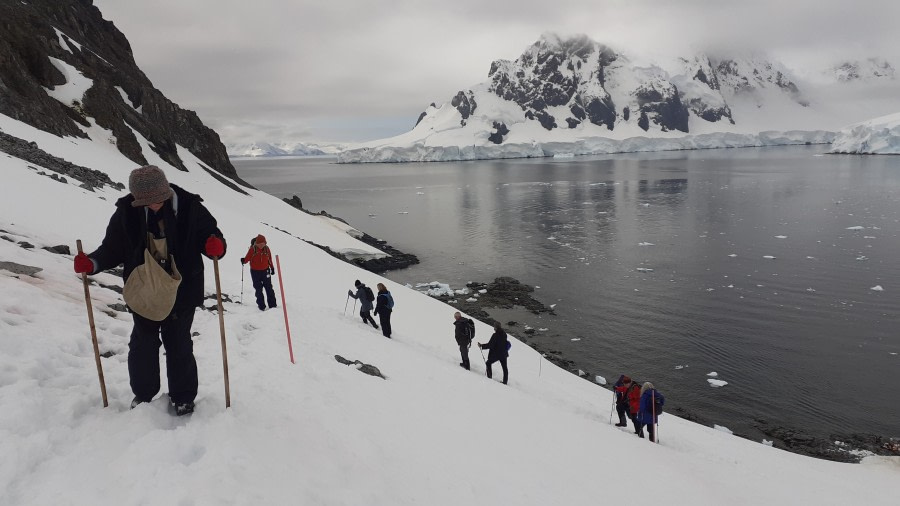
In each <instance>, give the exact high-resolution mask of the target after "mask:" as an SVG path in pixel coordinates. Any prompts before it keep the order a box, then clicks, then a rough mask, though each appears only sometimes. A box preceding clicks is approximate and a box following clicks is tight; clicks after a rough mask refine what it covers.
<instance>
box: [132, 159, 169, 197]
mask: <svg viewBox="0 0 900 506" xmlns="http://www.w3.org/2000/svg"><path fill="white" fill-rule="evenodd" d="M128 189H129V190H130V191H131V194H132V195H134V202H132V203H131V205H132V206H133V207H140V206H146V205H150V204H156V203H157V202H163V201H166V200H168V199H170V198H172V195H173V194H174V192H173V191H172V187H171V186H169V181H168V180H167V179H166V175H165V173H163V171H162V170H161V169H160V168H159V167H157V166H156V165H145V166H143V167H138V168H137V169H134V170H133V171H131V175H130V176H128Z"/></svg>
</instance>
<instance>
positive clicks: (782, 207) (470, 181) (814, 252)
mask: <svg viewBox="0 0 900 506" xmlns="http://www.w3.org/2000/svg"><path fill="white" fill-rule="evenodd" d="M823 151H824V148H823V147H818V146H812V147H790V148H762V149H752V148H751V149H730V150H710V151H693V152H674V153H655V154H633V155H632V154H629V155H612V156H604V157H576V158H568V159H538V160H512V161H475V162H460V163H428V164H377V165H338V164H335V163H333V162H334V160H333V159H327V158H315V159H308V158H306V159H304V158H294V159H269V160H238V161H236V163H235V165H236V167H237V169H238V171H239V173H240V174H241V176H242V177H244V178H246V179H247V180H248V181H249V182H250V183H252V184H254V185H255V186H257V187H258V188H260V189H262V190H265V191H267V192H269V193H272V194H274V195H276V196H278V197H290V196H291V195H294V194H296V195H298V196H300V198H301V199H302V201H303V204H304V207H306V208H307V209H310V210H313V211H318V210H321V209H324V210H326V211H328V212H329V213H331V214H334V215H337V216H340V217H342V218H344V219H346V220H347V221H349V222H350V223H351V224H352V225H353V226H355V227H356V228H358V229H361V230H363V231H365V232H367V233H369V234H371V235H373V236H375V237H378V238H380V239H385V240H387V241H388V242H389V243H390V244H392V245H394V246H395V247H397V248H398V249H400V250H402V251H407V252H410V253H414V254H416V255H418V256H419V258H420V260H421V261H422V263H421V264H420V265H418V266H415V267H413V268H410V269H406V270H403V271H397V272H392V273H389V274H388V277H390V278H391V279H394V280H396V281H399V282H403V283H407V282H409V283H413V284H415V283H417V282H425V281H441V282H447V283H450V284H451V286H453V287H454V288H461V287H462V286H463V285H464V284H465V283H466V282H467V281H490V280H492V279H493V278H494V277H496V276H500V275H509V276H513V277H515V278H517V279H519V280H521V281H523V282H525V283H528V284H532V285H538V286H540V289H538V290H537V294H536V297H537V298H538V299H539V300H541V301H542V302H544V303H545V304H548V305H549V304H556V312H557V313H558V316H557V317H555V318H552V317H544V318H542V319H538V317H536V316H533V315H523V314H522V313H520V314H518V315H516V319H517V320H518V321H519V322H522V323H527V324H529V325H531V326H533V327H535V328H546V329H547V330H546V331H541V332H538V333H537V334H536V335H535V337H534V338H533V339H529V341H533V342H536V343H539V345H540V346H541V347H542V348H544V349H554V350H559V351H561V352H562V353H563V355H564V356H565V357H566V358H568V359H570V360H573V361H574V362H575V364H576V365H577V366H578V367H580V368H582V369H584V370H586V371H591V372H592V373H595V374H600V375H603V376H605V377H606V378H608V379H611V380H614V379H615V378H616V377H618V375H619V374H620V373H627V374H630V375H631V376H632V377H635V378H638V379H640V380H650V381H653V382H654V383H655V384H656V385H657V387H659V388H660V390H661V391H663V392H664V393H665V394H666V395H667V398H668V404H669V405H670V407H672V408H675V407H680V408H683V409H685V410H687V411H688V412H690V413H692V414H695V415H697V416H699V417H700V419H701V420H703V421H705V422H707V423H717V424H720V425H724V426H726V427H728V428H730V429H732V430H734V431H735V432H738V433H741V434H744V435H748V436H750V437H753V438H761V437H762V434H761V433H760V432H759V431H758V430H757V429H756V427H755V424H756V420H765V421H767V422H769V423H772V424H776V425H781V426H787V427H795V428H800V429H802V430H804V431H806V432H808V433H810V434H813V435H817V436H822V437H826V436H828V435H829V434H830V433H832V432H837V433H851V432H863V433H872V434H877V435H882V436H898V435H900V403H898V402H897V399H900V355H898V353H900V334H898V330H900V326H898V317H900V310H898V297H897V295H898V294H900V258H898V252H900V235H898V231H900V157H887V156H884V157H862V156H833V155H823V154H822V152H823ZM286 212H290V211H287V210H286ZM877 287H881V288H880V289H879V288H877ZM492 314H494V313H492ZM397 316H398V317H399V318H402V313H401V314H398V315H397ZM495 317H497V318H498V319H501V321H507V317H509V315H507V314H497V315H495ZM518 329H519V330H518V332H521V327H519V328H518ZM512 332H513V333H517V330H516V329H513V330H512ZM449 338H450V337H449V336H448V339H449ZM510 370H511V376H512V377H514V376H515V361H514V357H513V358H512V359H511V362H510ZM711 372H716V373H718V378H717V379H719V380H723V381H727V382H728V384H727V386H724V387H721V388H713V387H711V386H710V385H709V383H708V382H707V379H709V376H708V373H711Z"/></svg>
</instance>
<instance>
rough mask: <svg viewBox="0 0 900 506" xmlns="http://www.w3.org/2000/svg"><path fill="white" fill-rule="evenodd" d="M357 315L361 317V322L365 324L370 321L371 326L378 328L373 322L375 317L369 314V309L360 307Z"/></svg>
mask: <svg viewBox="0 0 900 506" xmlns="http://www.w3.org/2000/svg"><path fill="white" fill-rule="evenodd" d="M359 316H360V318H362V321H363V323H365V324H367V325H368V324H369V323H371V324H372V326H373V327H375V328H376V329H377V328H378V324H377V323H375V318H372V315H371V314H369V311H363V310H362V309H360V310H359Z"/></svg>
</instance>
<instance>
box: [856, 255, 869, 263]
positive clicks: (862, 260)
mask: <svg viewBox="0 0 900 506" xmlns="http://www.w3.org/2000/svg"><path fill="white" fill-rule="evenodd" d="M868 259H869V257H867V256H865V255H860V256H858V257H856V261H857V262H864V261H866V260H868Z"/></svg>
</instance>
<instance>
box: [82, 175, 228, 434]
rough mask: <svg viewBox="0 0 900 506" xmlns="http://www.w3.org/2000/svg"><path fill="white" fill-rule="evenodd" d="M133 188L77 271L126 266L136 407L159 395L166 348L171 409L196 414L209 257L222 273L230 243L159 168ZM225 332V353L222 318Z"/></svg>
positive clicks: (197, 201) (132, 179) (134, 179)
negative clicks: (199, 312)
mask: <svg viewBox="0 0 900 506" xmlns="http://www.w3.org/2000/svg"><path fill="white" fill-rule="evenodd" d="M128 188H129V190H130V192H131V193H130V194H128V195H126V196H124V197H122V198H120V199H119V200H118V201H117V202H116V210H115V212H114V213H113V215H112V218H110V220H109V225H108V226H107V228H106V235H105V236H104V238H103V241H102V243H101V244H100V247H98V248H97V249H96V250H95V251H93V252H92V253H90V254H85V253H84V252H79V253H78V255H76V256H75V262H74V267H75V272H77V273H79V274H84V275H90V274H96V273H98V272H101V271H104V270H108V269H112V268H114V267H117V266H118V265H120V264H124V272H123V276H122V277H123V279H124V283H125V286H124V290H123V294H122V296H123V298H124V299H125V303H126V304H127V305H128V308H129V310H130V311H131V313H132V317H133V320H134V327H133V329H132V331H131V338H130V341H129V343H128V374H129V378H130V383H131V390H132V392H133V393H134V399H133V400H132V402H131V407H132V408H135V407H137V406H138V405H140V404H141V403H145V402H150V401H151V400H153V398H154V397H155V396H156V394H157V393H159V390H160V378H159V375H160V371H159V346H160V342H162V345H163V346H164V347H165V352H166V353H165V355H166V370H167V374H168V390H169V392H168V393H169V402H170V404H171V407H172V408H173V410H174V413H175V414H176V415H178V416H182V415H186V414H190V413H192V412H193V411H194V400H195V398H196V397H197V387H198V378H197V361H196V359H195V358H194V348H193V341H192V338H191V325H192V324H193V321H194V312H195V310H196V309H197V307H199V306H201V305H202V303H203V296H204V290H203V281H204V274H203V259H202V257H201V254H202V255H205V256H207V257H209V258H210V259H213V260H214V265H215V266H216V267H218V263H217V260H218V259H219V258H221V257H223V256H224V255H225V249H226V246H225V240H224V238H223V237H222V232H221V230H219V228H218V226H217V224H216V220H215V218H213V216H212V215H211V214H210V213H209V211H208V210H207V209H206V207H204V206H203V204H202V203H201V202H202V201H203V199H201V198H200V197H199V196H198V195H195V194H192V193H188V192H187V191H185V190H184V189H182V188H180V187H178V186H175V185H170V184H169V182H168V180H167V179H166V175H165V173H163V171H162V170H161V169H160V168H159V167H156V166H154V165H147V166H144V167H140V168H137V169H134V170H133V171H132V172H131V174H130V176H129V178H128ZM217 281H218V279H217ZM217 285H218V283H217ZM217 295H219V297H220V294H217ZM220 327H222V331H223V335H222V337H223V346H224V322H222V321H221V312H220ZM224 351H225V350H224V347H223V359H224ZM227 392H228V386H227V369H226V395H227Z"/></svg>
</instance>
